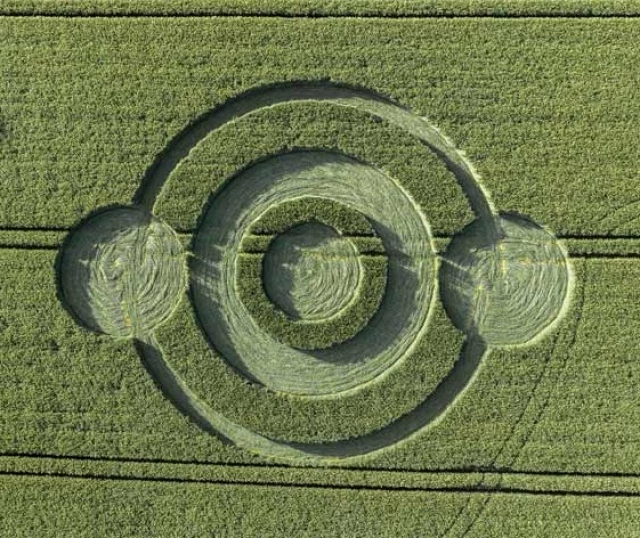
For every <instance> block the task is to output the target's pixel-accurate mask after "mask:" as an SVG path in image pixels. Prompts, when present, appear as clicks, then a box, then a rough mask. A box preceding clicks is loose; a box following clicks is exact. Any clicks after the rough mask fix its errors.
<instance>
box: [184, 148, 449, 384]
mask: <svg viewBox="0 0 640 538" xmlns="http://www.w3.org/2000/svg"><path fill="white" fill-rule="evenodd" d="M372 186H375V188H372ZM310 193H313V194H314V195H315V196H321V197H325V198H328V199H332V200H335V201H337V202H340V203H342V204H344V205H347V206H350V207H353V208H354V209H355V210H357V211H359V212H361V213H363V214H364V215H366V216H367V217H368V218H369V220H370V221H371V223H372V226H373V227H374V229H375V230H376V232H377V233H378V235H379V236H380V237H381V238H382V241H383V244H384V246H385V250H386V251H387V253H388V254H389V261H388V272H387V289H386V293H385V296H384V298H383V300H382V304H381V306H380V309H379V311H378V312H377V313H376V314H375V315H374V317H373V319H372V320H371V322H370V323H369V325H367V327H365V328H364V329H363V330H362V331H361V332H360V333H358V334H357V335H355V336H354V337H353V338H352V339H351V340H349V341H347V342H344V343H343V344H341V345H339V346H333V347H331V348H328V349H323V350H317V351H314V352H302V351H300V350H297V349H292V348H291V347H289V346H288V345H284V344H282V343H280V342H278V341H277V340H275V339H274V338H273V337H272V336H271V335H269V334H267V333H265V332H264V331H263V330H262V328H261V327H260V326H259V325H258V324H257V323H256V321H255V320H254V319H253V318H252V317H251V315H250V312H249V311H248V310H247V308H246V307H245V305H244V304H243V302H242V300H241V297H240V296H239V294H238V292H237V288H236V280H237V275H236V272H237V261H236V260H237V256H238V251H239V248H240V244H241V242H242V238H243V235H244V234H245V233H246V231H247V230H248V229H249V227H250V226H251V224H252V222H254V221H255V220H256V219H257V218H259V216H260V215H261V214H262V213H263V212H265V211H266V210H267V208H269V207H270V206H273V205H277V204H279V203H283V202H285V201H287V200H289V199H292V198H295V197H298V196H302V195H308V194H310ZM194 254H195V259H196V262H195V263H194V265H193V271H194V273H193V299H194V305H195V308H196V311H197V312H198V314H199V318H200V322H201V325H202V327H203V328H204V330H205V331H206V333H207V335H208V336H209V338H210V340H211V342H212V343H213V345H215V347H216V348H217V349H218V350H220V351H221V352H222V353H223V355H224V356H225V358H226V359H227V360H228V361H229V362H230V363H231V364H232V365H233V366H234V367H235V368H236V369H237V370H239V371H240V372H242V373H243V374H244V375H245V376H247V377H248V378H249V379H252V380H255V381H258V382H260V383H261V384H262V385H264V386H266V387H268V388H270V389H272V390H276V391H282V392H290V393H297V394H305V395H327V394H335V393H338V392H341V391H346V390H349V389H353V388H354V387H357V386H358V385H361V384H363V383H366V382H368V381H370V380H371V379H373V378H374V377H376V376H377V375H379V374H381V373H382V372H384V371H385V370H387V369H388V368H389V367H390V366H392V365H393V364H395V363H396V362H397V361H398V360H400V359H401V358H402V357H403V356H404V355H405V354H406V353H407V352H408V350H409V349H410V348H411V346H412V345H413V344H414V343H415V341H416V339H417V338H418V337H419V334H420V332H421V331H422V330H423V329H424V328H425V327H426V320H427V316H428V313H429V310H430V307H431V302H432V299H433V297H434V294H433V291H434V289H435V267H436V259H435V253H434V251H433V246H432V242H431V236H430V233H429V228H428V224H427V222H426V220H425V219H424V216H423V215H422V213H421V212H420V211H419V210H418V209H417V207H416V206H415V204H414V203H413V201H412V200H411V198H410V197H409V195H408V194H407V193H406V192H405V191H404V190H403V189H402V188H401V187H400V186H399V185H398V184H397V183H395V182H394V181H393V180H392V179H391V178H389V177H388V176H386V175H385V174H383V173H382V172H380V171H379V170H376V169H375V168H373V167H370V166H367V165H364V164H362V163H359V162H357V161H355V160H353V159H350V158H349V157H346V156H342V155H338V154H332V153H327V152H313V151H308V152H296V153H291V154H284V155H279V156H277V157H273V158H271V159H267V160H265V161H263V162H261V163H259V164H257V165H255V166H253V167H251V168H249V169H247V170H245V171H243V172H242V173H241V174H240V175H238V176H236V177H235V178H234V179H233V180H232V181H230V182H228V183H227V184H226V185H225V187H224V188H223V189H222V190H221V191H220V192H219V193H218V194H217V196H216V197H215V199H214V200H213V202H212V204H211V205H210V206H209V208H208V210H207V213H206V215H205V217H204V219H203V221H202V225H201V227H200V229H199V230H198V235H197V237H196V239H195V242H194Z"/></svg>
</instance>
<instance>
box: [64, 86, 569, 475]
mask: <svg viewBox="0 0 640 538" xmlns="http://www.w3.org/2000/svg"><path fill="white" fill-rule="evenodd" d="M303 101H316V102H327V103H331V104H332V105H337V106H343V107H349V108H356V109H358V110H360V111H363V112H365V113H367V114H371V115H374V116H376V117H377V118H379V119H382V120H384V121H386V122H389V123H391V124H393V125H395V126H397V127H400V128H402V129H404V130H405V131H406V132H407V133H409V134H410V135H412V136H414V137H416V138H417V139H418V140H420V141H421V142H422V143H423V144H424V145H425V146H427V147H428V148H429V149H431V150H432V151H433V153H434V154H435V155H436V156H438V157H439V159H440V160H442V161H443V162H444V163H445V165H446V166H447V167H448V168H449V170H450V171H451V172H452V173H453V174H454V175H455V177H456V179H457V181H458V183H459V185H460V187H461V188H462V191H463V192H464V194H465V195H466V197H467V200H468V202H469V205H470V206H471V209H472V210H473V212H474V213H475V216H476V220H475V221H474V222H473V223H472V224H471V225H469V226H468V227H466V228H465V229H464V230H462V231H461V232H460V233H459V234H458V235H457V236H456V237H455V238H454V239H453V241H452V242H451V243H450V245H449V247H448V249H447V251H446V253H445V254H444V256H443V257H442V259H439V258H438V256H437V255H436V252H435V249H434V245H433V241H432V235H431V230H430V227H429V223H428V221H427V219H426V217H425V215H424V214H423V210H422V208H421V207H420V206H419V205H418V204H417V203H416V202H415V201H414V200H413V198H412V196H411V193H410V192H407V191H406V190H405V189H404V188H403V186H402V185H401V184H400V183H398V182H397V181H396V180H395V179H394V178H392V177H390V176H389V175H387V174H386V173H385V172H384V171H382V170H380V169H379V168H376V167H374V166H371V165H369V164H367V163H363V162H361V161H359V160H357V159H355V158H353V157H351V156H349V155H344V154H341V153H338V152H336V151H327V150H324V149H317V150H316V149H306V150H304V151H295V152H289V153H281V154H277V155H270V156H266V157H265V158H264V159H261V160H260V161H258V162H255V163H253V164H250V165H249V166H247V167H246V168H244V169H242V170H240V171H238V172H237V173H236V174H235V175H233V176H232V177H229V178H228V179H227V180H226V181H225V182H224V183H223V185H222V187H221V188H219V189H218V190H217V191H216V192H215V193H214V195H213V196H212V198H211V200H210V203H209V204H208V205H207V206H206V207H205V208H204V210H203V214H202V216H201V218H200V221H199V222H200V224H199V228H198V230H197V232H196V234H195V236H194V239H193V244H192V250H193V260H192V263H191V264H190V267H189V269H190V271H189V280H190V284H191V298H192V304H193V307H194V309H195V314H196V316H197V318H198V320H199V325H200V327H201V329H202V330H203V332H204V334H205V336H206V338H207V339H208V340H209V342H210V344H211V345H212V346H213V347H215V349H216V351H217V352H218V353H219V354H220V355H221V356H222V357H223V358H224V360H226V361H227V363H228V364H229V365H230V366H231V367H233V369H234V370H235V371H236V372H237V373H238V374H239V375H242V376H243V377H245V378H246V379H248V380H250V381H252V382H254V383H257V384H259V385H260V386H262V387H264V388H266V389H269V390H272V391H276V392H278V393H283V394H288V395H292V396H295V397H297V398H319V397H321V398H339V397H341V396H342V395H344V394H346V393H347V392H348V391H357V390H360V388H361V387H363V386H364V385H366V384H368V383H372V382H374V381H376V379H378V378H380V377H381V376H382V374H384V373H385V372H388V371H389V369H390V368H393V367H397V366H398V365H400V364H401V363H402V360H403V359H404V358H406V357H408V356H409V355H410V354H411V353H412V351H413V349H414V348H415V346H416V344H417V343H418V342H419V341H420V339H421V338H422V337H423V336H424V334H425V333H426V332H427V330H428V325H429V317H430V313H431V311H432V307H433V305H434V301H435V300H436V299H437V297H438V284H439V288H440V293H439V296H440V298H441V300H442V301H443V303H444V307H445V310H446V312H447V314H448V315H449V317H450V319H451V321H452V322H453V323H454V324H455V326H456V327H457V328H459V329H460V330H461V331H463V332H464V333H465V335H466V338H467V340H466V343H465V344H464V346H463V348H462V350H461V353H460V356H459V358H458V360H457V361H456V363H455V364H454V366H453V368H452V369H451V371H450V372H449V373H448V374H447V375H446V376H445V377H444V378H443V379H442V380H441V382H440V383H439V384H438V385H437V387H436V388H435V389H434V391H433V392H432V393H431V394H430V395H428V396H427V397H426V398H425V399H424V401H423V402H422V403H421V404H419V405H418V406H417V407H416V408H415V409H414V410H413V411H411V412H409V413H407V414H405V415H403V416H401V417H400V418H398V419H396V420H394V421H392V422H391V423H389V424H388V425H386V426H384V427H383V428H381V429H379V430H376V431H372V432H370V433H368V434H365V435H363V436H361V437H358V438H352V439H343V440H339V441H330V440H328V441H326V442H322V443H301V442H300V443H299V442H294V441H282V440H277V439H271V438H269V437H265V436H263V435H261V434H259V433H257V432H253V431H251V430H249V429H247V428H245V427H243V426H241V425H239V424H236V423H234V422H233V421H231V420H229V419H228V418H226V417H224V416H223V415H221V414H220V413H219V412H217V411H216V410H215V409H213V408H212V407H211V406H209V405H208V404H206V403H204V402H203V401H202V400H200V399H199V398H198V395H197V394H195V393H194V392H193V391H192V390H191V388H190V387H189V386H188V385H187V384H186V383H185V382H184V381H183V380H182V379H181V378H180V376H179V375H178V374H177V373H176V372H175V371H174V370H173V369H172V368H171V366H170V364H169V363H168V361H167V360H166V358H165V357H164V355H163V352H162V349H161V348H160V346H159V345H158V343H157V341H156V340H155V337H154V334H153V332H154V330H155V329H156V328H157V327H158V326H159V325H160V324H162V323H163V322H164V321H166V320H167V319H168V318H169V317H170V316H171V314H172V313H173V311H174V310H175V308H176V306H177V304H178V302H179V300H180V297H181V295H182V292H183V290H184V288H185V282H186V276H185V275H186V270H185V257H184V255H183V252H182V248H181V246H180V241H179V239H178V237H177V235H176V234H175V232H173V230H171V228H170V227H168V226H167V225H166V224H165V223H164V222H163V221H161V220H160V219H159V218H158V217H157V216H154V206H155V201H156V198H157V196H158V194H159V193H160V192H161V190H162V188H163V185H164V184H165V183H166V181H167V180H168V179H169V178H170V176H171V173H172V171H173V170H174V169H175V168H176V166H178V164H179V163H180V162H181V161H182V160H183V159H184V158H186V157H187V156H188V155H189V152H190V151H191V150H192V149H193V148H194V147H195V146H197V145H198V144H199V143H200V142H201V141H202V140H203V139H204V138H205V137H206V136H207V135H208V134H209V133H211V132H213V131H215V130H217V129H220V128H222V127H224V125H226V124H228V123H229V122H231V121H234V120H237V119H238V118H241V117H243V116H245V115H247V114H250V113H251V112H253V111H256V110H259V109H262V108H264V107H274V106H277V105H279V104H291V103H295V102H303ZM304 198H313V199H318V200H325V201H327V203H331V204H334V203H335V204H340V205H341V206H345V207H346V208H348V209H349V210H351V211H354V212H356V213H357V214H358V215H362V216H364V217H365V218H366V220H367V221H368V223H369V224H370V226H371V229H372V230H373V231H374V232H375V234H376V236H377V237H379V238H380V239H381V241H382V245H383V247H384V251H385V254H386V257H387V261H386V281H385V288H384V293H383V294H382V296H381V299H380V301H379V304H378V307H377V310H376V311H375V312H373V313H372V315H371V316H370V318H368V319H367V323H366V324H365V325H364V326H362V327H361V328H358V330H357V331H356V332H355V333H354V334H352V335H350V336H349V337H348V338H346V339H344V340H342V341H338V342H334V343H332V345H330V346H328V347H324V348H318V349H301V348H297V347H295V346H292V345H291V344H290V342H287V341H285V340H283V339H281V338H278V337H276V336H274V335H273V334H270V333H269V331H268V330H266V329H265V327H264V326H263V325H261V324H260V323H259V322H258V321H257V320H256V319H255V318H254V316H253V315H252V311H251V310H250V309H248V308H247V306H246V305H245V304H244V301H243V295H242V294H241V293H240V292H239V278H240V277H239V267H240V266H241V263H240V261H241V255H242V252H241V251H242V245H243V242H244V241H245V239H246V238H247V237H248V235H250V233H251V230H252V227H254V226H255V225H256V223H259V222H260V219H261V217H262V216H263V215H265V214H266V213H267V212H268V211H270V210H272V209H273V208H278V207H283V206H285V205H286V204H290V203H295V201H297V200H301V199H304ZM363 267H364V265H363V263H362V259H361V258H360V255H359V252H358V249H357V248H356V247H355V246H354V244H353V242H352V240H351V239H350V238H349V237H347V236H346V235H342V233H341V232H340V231H339V230H337V229H336V228H334V227H333V226H331V224H330V223H327V222H319V221H317V222H315V221H312V222H305V223H292V226H291V227H290V228H289V229H287V230H284V231H281V232H280V233H279V234H278V235H277V236H276V237H275V238H274V239H272V240H271V242H270V244H269V246H268V249H267V252H266V253H265V255H264V257H263V259H262V275H261V277H262V285H263V288H264V292H265V294H266V296H267V297H268V298H269V300H270V301H271V302H272V303H273V305H274V307H275V308H276V309H277V310H279V311H280V312H281V313H283V314H284V315H285V316H286V317H287V318H289V319H290V320H291V321H292V322H293V323H302V324H317V326H322V325H323V324H325V323H332V322H334V323H335V321H336V320H340V319H341V318H340V316H341V315H342V314H343V313H344V312H348V311H349V309H350V308H352V307H353V305H354V304H356V303H357V302H358V300H359V299H360V293H361V291H362V289H363V288H364V284H363V281H364V280H366V277H367V275H366V271H364V270H363ZM59 278H60V280H59V282H60V287H61V291H62V296H63V298H64V300H65V302H66V303H67V305H68V307H69V308H70V310H72V312H73V313H74V314H75V316H76V318H78V319H79V320H80V321H81V322H82V323H83V324H84V325H85V326H87V327H89V328H90V329H93V330H95V331H99V332H102V333H106V334H109V335H112V336H116V337H127V338H132V339H134V340H135V341H136V346H137V349H138V351H139V353H140V355H141V357H142V359H143V362H144V364H145V366H146V367H147V369H148V370H149V372H150V373H151V375H152V376H153V377H154V378H155V379H156V381H157V382H158V384H159V385H160V386H161V387H162V388H163V391H164V393H165V394H166V395H167V396H168V397H169V398H170V399H172V400H173V402H174V403H175V404H176V405H177V406H178V407H179V408H180V409H181V410H182V411H183V412H184V413H186V414H187V415H189V416H190V417H191V418H192V419H193V420H194V422H196V423H197V424H198V425H199V426H200V427H202V428H203V429H205V430H207V431H209V432H211V433H213V434H217V435H219V436H221V437H223V438H225V439H228V440H231V441H233V442H234V443H235V444H236V445H237V446H239V447H243V448H245V449H248V450H250V451H252V452H255V453H258V454H261V455H267V456H271V457H282V458H287V459H294V460H296V461H311V462H320V463H324V464H330V463H335V462H337V461H344V460H345V459H351V458H360V457H363V456H365V455H368V454H373V453H377V452H379V451H381V450H387V449H389V448H390V447H394V446H397V445H398V444H399V443H401V442H405V441H406V440H408V439H410V438H412V437H413V436H415V435H417V434H419V433H420V432H422V431H423V430H424V429H425V428H427V427H429V426H430V425H432V424H434V423H435V421H436V420H437V419H438V418H440V417H442V416H443V415H444V413H446V411H447V410H448V409H450V408H451V406H452V405H454V404H455V402H456V401H457V400H458V398H459V397H460V396H461V395H462V394H463V392H464V390H465V389H466V387H467V386H468V385H469V384H470V383H471V382H472V380H473V378H474V376H475V374H476V372H477V371H478V368H479V367H480V365H481V364H482V359H483V357H484V356H485V355H486V352H487V350H488V349H489V348H490V347H496V346H512V345H522V344H526V343H531V342H533V341H534V340H535V339H536V338H537V337H539V336H540V335H541V334H543V333H544V332H545V331H546V330H548V329H549V327H551V326H553V324H554V323H555V322H556V321H557V320H558V319H559V318H560V317H561V316H562V313H563V311H564V307H565V306H566V302H567V298H568V296H569V290H570V287H571V272H570V270H569V265H568V260H567V256H566V253H565V251H564V250H563V249H562V248H561V247H560V245H559V244H558V243H557V241H556V240H555V238H554V237H553V236H552V235H551V234H550V233H549V232H547V231H546V230H544V229H543V228H541V227H540V226H538V225H537V224H535V223H533V222H532V221H530V220H528V219H525V218H523V217H520V216H512V215H500V214H498V213H497V212H496V210H495V209H494V208H493V205H492V204H491V202H490V200H489V197H488V194H487V193H486V192H485V190H484V188H483V186H482V185H481V183H480V182H479V181H478V178H477V175H476V174H475V172H474V171H473V167H472V166H471V164H470V163H469V161H468V160H467V159H466V157H465V156H464V154H463V153H462V152H460V151H459V150H457V149H456V148H455V146H454V145H453V144H452V142H451V141H450V140H449V139H447V138H446V137H444V136H443V135H442V134H441V133H440V131H439V130H438V129H437V128H435V127H434V126H432V125H431V124H430V123H429V122H428V121H427V120H426V119H425V118H423V117H421V116H418V115H415V114H413V113H411V112H410V111H408V110H406V109H405V108H403V107H401V106H399V105H397V104H396V103H394V102H392V101H390V100H388V99H385V98H382V97H380V96H378V95H376V94H374V93H372V92H369V91H367V90H362V89H354V88H348V87H343V86H339V85H335V84H330V83H313V82H310V83H294V84H289V85H280V86H275V87H271V88H260V89H257V90H255V91H253V92H248V93H247V94H245V95H243V96H240V97H238V98H235V99H232V100H230V101H229V102H228V103H226V104H224V105H223V106H221V107H219V108H217V109H214V110H213V111H211V112H210V113H207V114H205V115H204V116H203V117H202V118H200V119H199V120H198V121H197V122H195V123H194V124H192V125H191V126H190V127H188V128H187V129H185V131H183V132H182V133H180V134H178V135H177V136H176V138H175V139H174V140H173V141H172V142H171V143H170V144H169V146H168V148H167V149H166V150H165V151H164V152H162V153H161V154H160V155H159V156H158V158H157V159H156V161H155V162H154V163H153V165H152V166H151V168H150V169H149V172H148V173H147V175H146V176H145V178H144V180H143V184H142V187H141V190H140V191H139V193H138V195H137V197H136V199H135V205H134V206H132V207H128V208H118V209H114V210H109V211H105V212H104V213H101V214H98V215H97V216H95V217H91V218H89V219H88V220H87V221H85V222H84V223H83V224H82V225H81V226H80V227H79V228H78V229H77V230H76V231H75V232H74V233H73V234H72V235H71V236H70V239H69V240H68V241H67V243H66V245H65V248H64V250H63V251H62V254H61V263H60V274H59Z"/></svg>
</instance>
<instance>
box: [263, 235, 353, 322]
mask: <svg viewBox="0 0 640 538" xmlns="http://www.w3.org/2000/svg"><path fill="white" fill-rule="evenodd" d="M362 272H363V271H362V267H361V264H360V261H359V259H358V250H357V249H356V247H355V245H354V244H353V243H352V242H351V241H350V240H349V239H348V238H346V237H343V236H341V235H340V234H339V233H338V232H337V231H336V230H335V229H334V228H332V227H331V226H327V225H326V224H322V223H320V222H307V223H304V224H300V225H298V226H294V227H293V228H290V229H289V230H287V231H286V232H284V233H282V234H280V235H278V236H277V237H276V238H275V239H274V240H273V241H272V242H271V244H270V245H269V249H268V250H267V253H266V255H265V257H264V262H263V267H262V280H263V284H264V289H265V292H266V293H267V296H268V297H269V299H270V300H271V301H272V302H273V304H275V305H276V306H277V307H278V308H279V309H280V310H282V311H283V312H284V313H285V314H287V316H289V317H290V318H291V319H293V320H296V321H311V322H320V321H326V320H328V319H330V318H332V317H334V316H336V315H337V314H339V313H340V312H341V311H343V310H344V309H345V308H347V307H348V306H349V305H350V304H351V303H352V302H353V301H354V300H355V299H356V298H357V296H358V290H359V287H360V283H361V280H362Z"/></svg>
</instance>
